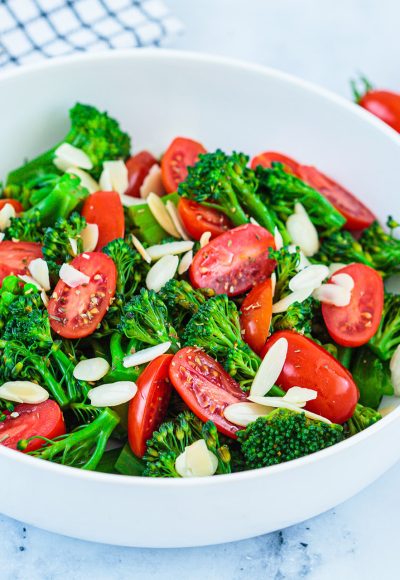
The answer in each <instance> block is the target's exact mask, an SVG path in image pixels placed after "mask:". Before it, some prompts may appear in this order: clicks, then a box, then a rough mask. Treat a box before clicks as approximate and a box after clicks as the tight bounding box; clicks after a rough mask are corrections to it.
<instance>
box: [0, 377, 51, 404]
mask: <svg viewBox="0 0 400 580" xmlns="http://www.w3.org/2000/svg"><path fill="white" fill-rule="evenodd" d="M0 398H1V399H5V400H6V401H13V402H14V403H29V404H32V405H34V404H38V403H43V402H44V401H47V399H48V398H49V393H48V392H47V391H46V389H44V388H43V387H41V386H40V385H37V384H36V383H32V382H31V381H8V382H6V383H3V384H2V385H1V387H0Z"/></svg>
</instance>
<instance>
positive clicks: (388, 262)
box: [360, 217, 400, 276]
mask: <svg viewBox="0 0 400 580" xmlns="http://www.w3.org/2000/svg"><path fill="white" fill-rule="evenodd" d="M386 225H387V227H388V228H389V230H390V232H389V233H387V232H385V231H384V229H383V228H382V226H381V225H380V224H379V223H378V222H377V221H375V222H374V223H373V224H372V225H371V226H369V228H367V229H365V230H364V231H363V233H362V236H361V238H360V244H361V246H362V248H363V250H364V252H365V253H367V254H368V255H370V256H372V263H373V267H374V268H375V269H376V270H379V271H381V272H383V273H384V274H385V275H386V276H390V275H391V274H394V273H396V272H398V271H399V268H400V240H397V239H396V238H395V237H394V236H393V233H392V232H393V230H394V229H395V228H397V227H398V225H399V224H398V223H397V222H396V221H395V220H394V219H393V218H392V217H389V218H388V220H387V224H386Z"/></svg>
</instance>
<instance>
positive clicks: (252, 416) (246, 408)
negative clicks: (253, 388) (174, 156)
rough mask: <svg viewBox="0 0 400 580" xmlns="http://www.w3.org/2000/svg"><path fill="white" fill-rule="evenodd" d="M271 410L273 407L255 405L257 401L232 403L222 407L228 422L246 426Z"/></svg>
mask: <svg viewBox="0 0 400 580" xmlns="http://www.w3.org/2000/svg"><path fill="white" fill-rule="evenodd" d="M271 411H273V407H271V409H270V410H268V409H267V408H266V407H265V406H264V405H257V403H233V405H229V406H228V407H226V408H225V409H224V417H225V419H226V420H227V421H229V422H230V423H233V424H234V425H239V426H240V427H247V425H249V424H250V423H253V421H256V420H257V419H258V418H259V417H265V415H268V413H270V412H271Z"/></svg>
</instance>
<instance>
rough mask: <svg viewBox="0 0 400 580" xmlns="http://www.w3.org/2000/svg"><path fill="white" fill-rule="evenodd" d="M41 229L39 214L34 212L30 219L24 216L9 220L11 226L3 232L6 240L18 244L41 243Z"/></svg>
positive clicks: (42, 233)
mask: <svg viewBox="0 0 400 580" xmlns="http://www.w3.org/2000/svg"><path fill="white" fill-rule="evenodd" d="M43 235H44V232H43V228H42V225H41V223H40V214H39V212H38V211H36V212H35V213H34V214H33V215H32V216H31V217H29V218H26V217H25V216H24V215H22V216H20V217H15V218H11V224H10V225H9V226H8V228H6V229H5V230H4V237H5V239H6V240H14V241H15V240H18V241H20V242H40V243H41V242H42V240H43Z"/></svg>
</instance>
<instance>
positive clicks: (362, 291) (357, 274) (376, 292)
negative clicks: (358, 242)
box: [322, 264, 384, 347]
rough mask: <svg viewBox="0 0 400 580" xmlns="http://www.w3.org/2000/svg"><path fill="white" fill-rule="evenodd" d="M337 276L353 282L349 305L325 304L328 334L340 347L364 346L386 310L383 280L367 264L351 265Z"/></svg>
mask: <svg viewBox="0 0 400 580" xmlns="http://www.w3.org/2000/svg"><path fill="white" fill-rule="evenodd" d="M337 274H348V275H349V276H351V277H352V278H353V280H354V288H353V290H352V292H351V301H350V304H349V305H348V306H333V305H332V304H322V315H323V317H324V321H325V324H326V327H327V329H328V332H329V334H330V335H331V337H332V338H333V339H334V340H335V341H336V342H337V343H338V344H341V345H343V346H352V347H354V346H361V345H362V344H366V343H367V342H368V341H369V340H370V339H371V338H372V337H373V336H374V334H375V333H376V331H377V330H378V326H379V324H380V321H381V318H382V311H383V299H384V288H383V280H382V277H381V276H380V275H379V274H378V272H377V271H376V270H374V269H373V268H370V267H369V266H365V265H364V264H350V265H349V266H345V267H344V268H342V269H341V270H338V271H337V272H335V274H334V275H337ZM331 279H332V278H331ZM331 279H330V280H331ZM330 280H329V281H330Z"/></svg>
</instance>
